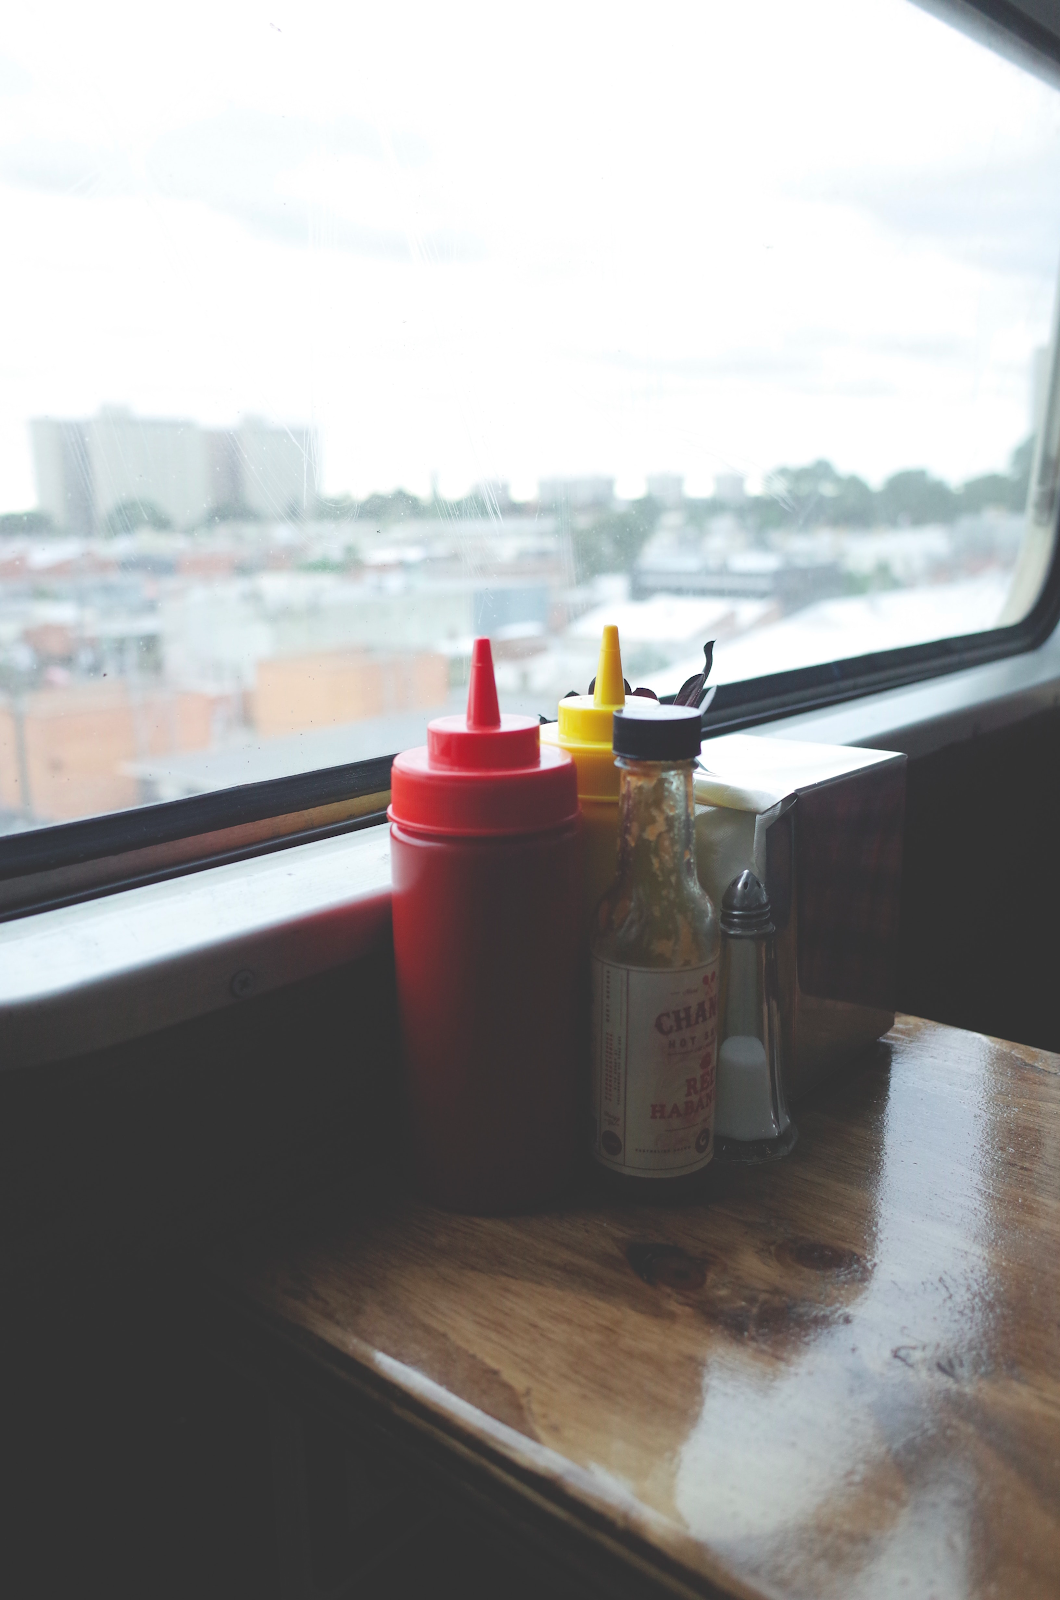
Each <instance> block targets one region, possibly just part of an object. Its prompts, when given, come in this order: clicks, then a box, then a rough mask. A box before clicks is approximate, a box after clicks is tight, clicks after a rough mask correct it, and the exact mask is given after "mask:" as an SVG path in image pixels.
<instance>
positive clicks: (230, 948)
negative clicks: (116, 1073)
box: [0, 828, 390, 1070]
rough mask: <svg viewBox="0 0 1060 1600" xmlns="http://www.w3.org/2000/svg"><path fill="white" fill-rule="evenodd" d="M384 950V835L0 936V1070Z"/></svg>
mask: <svg viewBox="0 0 1060 1600" xmlns="http://www.w3.org/2000/svg"><path fill="white" fill-rule="evenodd" d="M389 938H390V839H389V830H388V829H386V828H367V829H365V830H364V831H363V832H361V833H348V834H342V835H340V836H339V837H338V838H334V839H321V840H319V841H317V842H315V843H313V844H304V845H295V846H292V847H291V848H290V849H289V850H279V851H276V852H275V853H273V854H271V855H264V856H256V857H254V858H253V859H252V860H249V861H235V862H231V863H230V864H228V865H227V866H221V867H210V868H207V869H206V870H205V871H203V872H195V873H191V874H189V876H187V877H184V878H170V879H168V880H166V881H165V882H164V883H151V884H146V885H144V886H143V887H141V888H138V889H126V890H124V891H121V892H120V893H118V894H112V895H107V896H105V897H103V898H102V899H98V900H87V901H83V902H82V903H81V904H79V905H71V906H61V907H59V908H58V909H56V910H54V911H42V912H39V913H38V914H37V915H36V916H29V917H22V918H18V919H16V920H14V921H12V922H6V923H3V924H0V1068H2V1069H4V1070H9V1069H11V1068H13V1067H24V1066H31V1065H34V1064H36V1063H39V1062H44V1061H56V1060H62V1059H64V1058H67V1057H70V1056H75V1055H82V1054H84V1053H85V1052H87V1051H90V1050H99V1049H102V1048H104V1047H105V1046H107V1045H112V1044H117V1043H119V1042H120V1041H121V1040H123V1039H134V1038H137V1037H139V1036H140V1035H143V1034H147V1033H152V1032H154V1031H155V1030H156V1029H158V1028H165V1027H169V1026H170V1025H172V1024H173V1023H175V1022H183V1021H186V1020H187V1019H188V1018H189V1017H194V1016H200V1015H203V1014H204V1013H206V1012H209V1011H216V1010H219V1009H220V1008H221V1007H222V1006H226V1005H236V1004H241V1003H244V1002H245V1001H246V1000H247V999H248V998H249V997H250V996H251V995H256V994H264V993H265V992H266V991H267V990H269V989H279V988H282V987H284V985H286V984H289V983H295V982H297V981H298V980H299V979H300V978H306V977H309V976H310V975H311V974H313V973H315V972H323V971H326V970H327V969H328V968H329V967H336V966H340V965H342V964H343V963H344V962H347V961H354V960H356V959H357V958H358V957H360V956H364V955H367V954H368V953H369V952H370V951H371V950H374V949H378V948H380V947H381V946H383V945H385V943H386V941H387V940H389Z"/></svg>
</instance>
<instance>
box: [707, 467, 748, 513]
mask: <svg viewBox="0 0 1060 1600" xmlns="http://www.w3.org/2000/svg"><path fill="white" fill-rule="evenodd" d="M714 498H715V500H721V501H722V502H723V503H724V504H725V505H727V506H738V505H742V504H743V502H744V501H745V500H746V499H747V490H746V489H745V488H744V480H743V478H742V476H741V475H740V473H738V472H719V473H718V475H717V477H716V478H715V479H714Z"/></svg>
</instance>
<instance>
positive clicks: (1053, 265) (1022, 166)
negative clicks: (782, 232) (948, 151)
mask: <svg viewBox="0 0 1060 1600" xmlns="http://www.w3.org/2000/svg"><path fill="white" fill-rule="evenodd" d="M798 194H799V195H800V196H802V197H805V198H812V199H817V200H825V201H828V202H831V203H836V204H840V205H844V206H851V207H854V208H855V209H857V210H860V211H862V212H865V213H867V214H868V215H869V216H871V217H872V218H873V219H874V220H875V221H876V222H877V223H879V224H881V225H882V226H883V227H885V228H887V229H888V230H889V231H891V232H893V233H896V234H898V235H900V236H901V237H902V238H904V239H910V240H913V239H915V240H917V241H921V242H928V243H937V244H940V245H944V246H945V247H946V249H947V252H948V253H949V254H956V253H960V254H962V255H966V256H968V257H970V258H973V259H974V260H975V261H977V262H978V263H979V264H981V265H983V266H986V267H991V268H994V269H995V270H999V271H1002V272H1019V273H1021V274H1022V273H1030V274H1032V275H1034V276H1038V275H1044V276H1048V277H1052V276H1053V275H1054V274H1055V273H1056V269H1057V260H1058V255H1060V171H1058V169H1057V164H1056V161H1055V159H1054V158H1053V156H1052V154H1051V153H1047V152H1044V151H1042V152H1035V153H1033V154H1032V155H1030V156H1029V157H1028V158H1027V159H1025V160H1016V159H1012V158H1010V159H1008V160H1006V161H1004V162H998V163H996V164H995V165H993V166H984V167H982V168H976V169H975V170H974V171H973V170H968V171H937V172H924V171H920V172H915V173H908V172H906V173H902V172H882V171H879V170H876V171H873V170H872V169H871V168H866V169H865V170H864V171H862V172H861V173H859V174H856V175H855V174H853V173H846V174H842V175H839V174H837V175H834V176H830V177H828V178H827V179H823V180H821V181H820V182H817V183H812V184H800V185H799V187H798Z"/></svg>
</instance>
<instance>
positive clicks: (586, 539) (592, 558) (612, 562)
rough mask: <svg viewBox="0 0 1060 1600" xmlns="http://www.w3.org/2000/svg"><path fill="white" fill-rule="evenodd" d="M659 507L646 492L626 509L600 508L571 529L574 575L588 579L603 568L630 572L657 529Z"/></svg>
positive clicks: (583, 580) (582, 581) (577, 578)
mask: <svg viewBox="0 0 1060 1600" xmlns="http://www.w3.org/2000/svg"><path fill="white" fill-rule="evenodd" d="M659 511H660V507H659V506H658V504H657V503H656V502H655V501H654V500H653V499H652V498H651V496H650V495H645V496H644V498H643V499H642V500H634V501H632V503H631V504H630V505H629V506H627V507H626V509H625V510H623V511H601V512H599V513H598V514H597V515H596V516H594V517H592V519H591V520H590V521H587V522H585V523H584V524H579V525H576V526H575V527H573V528H572V529H571V547H572V551H573V555H574V576H575V581H576V582H577V583H585V582H586V581H587V580H588V579H589V578H595V577H596V576H597V574H599V573H602V572H629V571H631V570H632V567H633V564H634V562H635V561H636V559H637V557H638V556H639V555H640V552H641V550H642V549H643V548H644V545H645V544H646V542H647V540H648V539H649V538H650V537H651V535H652V534H653V533H654V531H655V525H656V523H657V522H658V520H659Z"/></svg>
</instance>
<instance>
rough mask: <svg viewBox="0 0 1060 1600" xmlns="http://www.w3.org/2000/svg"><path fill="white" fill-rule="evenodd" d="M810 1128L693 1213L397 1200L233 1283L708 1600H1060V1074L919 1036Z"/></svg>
mask: <svg viewBox="0 0 1060 1600" xmlns="http://www.w3.org/2000/svg"><path fill="white" fill-rule="evenodd" d="M798 1123H799V1128H800V1140H799V1143H798V1145H797V1147H796V1149H795V1151H794V1153H793V1155H792V1156H791V1158H790V1159H789V1160H788V1161H787V1162H785V1163H782V1164H780V1165H778V1166H777V1167H775V1168H772V1169H770V1170H768V1171H754V1170H751V1171H747V1170H743V1171H739V1172H727V1173H721V1172H718V1173H717V1174H716V1175H715V1180H714V1186H713V1190H712V1193H711V1195H710V1197H709V1199H708V1200H707V1201H706V1202H705V1203H703V1204H700V1205H697V1206H696V1207H694V1208H689V1209H682V1210H677V1209H673V1210H670V1209H663V1208H656V1207H647V1206H644V1207H635V1206H626V1205H623V1206H617V1205H615V1204H613V1203H612V1202H610V1201H602V1200H600V1199H598V1198H597V1197H595V1196H594V1195H589V1196H581V1197H579V1198H577V1199H576V1200H575V1201H573V1202H572V1203H570V1204H568V1205H567V1206H566V1207H564V1208H557V1209H556V1210H554V1211H552V1212H550V1213H547V1214H543V1215H538V1216H533V1217H517V1218H499V1219H498V1218H494V1219H475V1218H464V1217H454V1216H448V1215H445V1214H443V1213H440V1212H436V1211H433V1210H431V1209H430V1208H428V1207H426V1206H422V1205H420V1204H419V1203H418V1202H415V1201H412V1200H409V1199H408V1198H406V1197H403V1196H401V1195H398V1194H394V1193H392V1192H389V1191H387V1192H381V1191H380V1190H379V1189H377V1188H376V1189H374V1190H373V1191H372V1192H371V1193H370V1194H367V1193H365V1192H363V1191H362V1192H361V1193H360V1194H358V1195H356V1196H353V1195H351V1196H347V1197H346V1198H345V1199H344V1200H342V1201H340V1202H336V1201H335V1200H334V1199H332V1200H331V1201H330V1202H329V1203H328V1205H327V1206H326V1207H321V1208H318V1209H317V1211H316V1214H314V1215H313V1216H311V1217H306V1218H304V1219H302V1220H301V1221H300V1222H299V1223H298V1224H297V1225H296V1226H295V1227H294V1228H293V1229H290V1230H286V1231H285V1236H284V1239H283V1240H282V1242H280V1241H277V1240H276V1239H273V1240H269V1241H265V1242H264V1244H263V1246H262V1248H261V1251H260V1253H259V1252H258V1251H257V1250H254V1251H252V1252H250V1254H249V1255H244V1256H243V1257H242V1261H241V1264H240V1265H238V1266H232V1265H231V1264H229V1265H228V1266H226V1267H223V1268H221V1269H220V1270H221V1271H223V1273H224V1276H225V1277H226V1278H227V1280H228V1282H229V1284H230V1285H231V1286H232V1287H234V1288H236V1289H237V1290H238V1292H239V1294H240V1296H241V1297H249V1298H250V1299H251V1300H252V1301H253V1302H255V1303H256V1306H257V1309H258V1310H259V1311H261V1310H265V1311H266V1312H267V1314H268V1316H269V1318H270V1319H279V1320H280V1321H282V1322H283V1323H284V1324H286V1325H287V1326H288V1329H290V1328H291V1327H292V1326H293V1327H294V1328H295V1329H296V1330H298V1332H299V1334H300V1336H302V1337H306V1336H308V1338H309V1339H310V1342H311V1343H313V1344H319V1343H320V1342H322V1343H323V1344H324V1345H326V1346H327V1347H329V1349H330V1350H331V1352H332V1353H333V1356H334V1355H335V1354H338V1353H341V1356H342V1358H344V1359H345V1360H348V1362H349V1363H350V1366H351V1369H354V1368H355V1369H358V1370H360V1371H362V1372H364V1371H367V1372H370V1373H373V1374H374V1375H375V1378H376V1381H378V1378H379V1375H382V1377H383V1378H384V1379H385V1381H386V1382H387V1383H388V1384H390V1385H393V1386H394V1388H395V1390H396V1391H399V1392H400V1393H401V1394H403V1395H404V1396H405V1397H406V1399H407V1400H408V1402H409V1403H410V1404H412V1405H414V1406H416V1407H419V1408H420V1409H421V1411H422V1410H426V1412H427V1413H429V1414H430V1415H431V1416H433V1417H434V1418H435V1419H436V1420H439V1421H440V1422H441V1423H442V1425H443V1426H444V1427H445V1429H446V1430H447V1431H448V1432H449V1433H450V1434H456V1435H458V1436H459V1437H460V1439H461V1441H462V1442H463V1443H465V1444H467V1443H468V1442H470V1443H471V1444H472V1446H473V1447H478V1448H479V1449H481V1450H483V1451H488V1452H489V1453H490V1454H491V1456H492V1457H493V1459H494V1460H496V1459H497V1458H498V1456H499V1457H500V1459H501V1460H502V1461H507V1462H508V1463H509V1464H510V1465H511V1468H512V1470H513V1472H517V1473H518V1474H520V1475H521V1477H522V1480H523V1481H524V1482H533V1483H536V1484H538V1485H545V1486H547V1488H548V1492H549V1493H550V1494H551V1495H552V1497H553V1499H554V1500H556V1501H558V1502H560V1503H561V1504H562V1505H563V1507H564V1508H565V1510H566V1511H567V1512H568V1513H569V1512H570V1511H571V1510H572V1509H573V1510H574V1511H575V1513H576V1514H577V1512H578V1511H579V1510H580V1511H581V1512H582V1513H584V1514H585V1515H586V1516H590V1515H591V1517H592V1518H595V1519H598V1518H599V1516H600V1515H601V1513H602V1514H603V1515H604V1516H605V1517H606V1518H607V1519H608V1520H609V1522H610V1524H611V1525H612V1527H613V1530H614V1533H615V1535H616V1537H618V1538H619V1540H620V1541H626V1542H628V1543H630V1544H631V1545H635V1546H636V1547H637V1548H639V1550H640V1551H641V1553H642V1554H643V1552H644V1549H645V1546H650V1547H651V1550H652V1551H654V1552H656V1553H657V1554H658V1556H659V1558H660V1560H663V1561H665V1563H666V1564H667V1565H668V1567H669V1569H670V1570H671V1571H673V1570H674V1567H675V1566H676V1568H677V1569H678V1570H679V1571H683V1572H684V1574H685V1575H686V1576H687V1577H690V1578H692V1579H693V1582H694V1581H695V1580H696V1579H698V1580H699V1581H700V1582H702V1580H703V1579H707V1580H713V1582H715V1583H717V1584H718V1585H719V1586H720V1587H722V1588H723V1589H727V1588H730V1587H731V1588H733V1589H734V1590H736V1591H738V1592H748V1591H749V1592H752V1593H755V1592H759V1591H761V1592H763V1593H770V1594H773V1593H781V1594H792V1595H837V1596H838V1595H842V1596H847V1595H883V1594H890V1593H892V1592H897V1591H898V1590H901V1589H903V1588H905V1587H906V1586H908V1592H911V1593H926V1592H929V1591H930V1592H931V1593H933V1594H938V1595H973V1594H985V1593H987V1592H997V1593H1017V1592H1018V1593H1020V1594H1021V1595H1024V1596H1027V1595H1036V1594H1042V1595H1044V1594H1050V1595H1051V1594H1053V1593H1055V1582H1056V1572H1057V1570H1058V1563H1060V1473H1058V1472H1057V1461H1058V1459H1060V1380H1058V1377H1057V1363H1056V1359H1055V1353H1056V1345H1057V1336H1058V1329H1060V1265H1058V1261H1057V1251H1056V1241H1057V1237H1058V1228H1060V1063H1058V1062H1057V1059H1056V1058H1055V1057H1052V1056H1048V1055H1046V1054H1044V1053H1042V1052H1036V1051H1032V1050H1026V1049H1022V1048H1020V1047H1017V1046H1012V1045H1005V1044H999V1043H997V1042H994V1041H991V1040H988V1039H985V1038H982V1037H981V1036H978V1035H973V1034H967V1033H961V1032H958V1031H956V1030H952V1029H947V1028H943V1027H941V1026H937V1025H935V1024H931V1023H924V1022H919V1021H916V1020H914V1019H910V1018H902V1019H900V1020H899V1023H898V1025H897V1026H896V1028H895V1029H894V1031H893V1033H892V1034H891V1035H889V1037H888V1039H887V1041H886V1042H884V1043H883V1044H881V1045H880V1046H878V1047H877V1048H876V1049H875V1050H874V1051H873V1052H870V1054H869V1055H868V1056H867V1057H866V1058H865V1060H864V1061H863V1062H862V1063H860V1064H859V1065H858V1066H857V1067H856V1068H853V1069H851V1070H850V1071H849V1073H848V1074H847V1075H846V1076H845V1077H844V1078H842V1079H841V1080H840V1081H837V1082H834V1083H833V1084H832V1085H831V1086H830V1087H829V1088H827V1089H826V1090H825V1091H824V1092H823V1093H821V1094H820V1095H818V1096H817V1097H816V1099H815V1100H814V1101H813V1102H811V1103H810V1104H809V1105H804V1106H803V1107H802V1108H801V1111H800V1113H799V1115H798ZM472 1408H473V1409H472Z"/></svg>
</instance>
